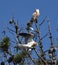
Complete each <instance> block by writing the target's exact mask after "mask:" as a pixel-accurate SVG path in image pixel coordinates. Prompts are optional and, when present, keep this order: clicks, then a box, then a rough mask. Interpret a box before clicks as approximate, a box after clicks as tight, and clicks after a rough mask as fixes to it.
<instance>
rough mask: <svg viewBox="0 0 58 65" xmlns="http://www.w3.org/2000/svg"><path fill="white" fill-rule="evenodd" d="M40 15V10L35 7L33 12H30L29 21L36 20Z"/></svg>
mask: <svg viewBox="0 0 58 65" xmlns="http://www.w3.org/2000/svg"><path fill="white" fill-rule="evenodd" d="M39 16H40V10H39V9H36V10H35V12H34V13H33V14H32V19H31V22H33V21H35V22H37V19H38V17H39Z"/></svg>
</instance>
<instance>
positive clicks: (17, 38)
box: [0, 9, 57, 65]
mask: <svg viewBox="0 0 58 65" xmlns="http://www.w3.org/2000/svg"><path fill="white" fill-rule="evenodd" d="M39 15H40V11H39V9H36V11H35V12H34V13H33V15H32V18H31V20H30V21H29V22H27V26H26V28H21V27H19V25H18V22H16V21H15V20H14V18H12V19H11V20H10V21H9V25H10V26H13V27H7V28H6V30H8V31H9V34H12V37H14V39H13V38H11V37H10V36H9V35H7V36H6V35H5V33H6V34H7V32H5V31H3V33H4V35H5V36H4V37H3V39H2V40H1V41H0V50H1V52H2V53H3V55H2V57H3V58H4V60H1V62H0V63H1V65H5V64H6V63H7V64H9V65H17V64H19V65H31V64H32V65H56V64H57V59H56V55H55V54H56V48H57V46H55V45H54V43H53V36H52V32H51V28H50V21H49V20H46V18H47V17H45V18H44V19H43V21H42V22H41V23H40V24H39V22H38V17H39ZM45 20H46V22H47V23H48V24H47V26H48V28H47V29H48V33H46V34H45V35H44V36H42V37H41V31H40V27H41V26H42V25H43V23H44V22H45ZM11 28H12V29H11ZM23 29H24V30H23ZM47 36H49V39H50V42H51V47H50V48H49V49H48V50H44V49H43V42H42V40H43V39H44V38H45V37H47ZM35 41H36V42H35ZM47 52H48V53H47ZM34 54H35V56H34ZM47 54H48V57H49V59H47V56H46V55H47Z"/></svg>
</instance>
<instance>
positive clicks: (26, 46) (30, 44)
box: [15, 33, 37, 51]
mask: <svg viewBox="0 0 58 65" xmlns="http://www.w3.org/2000/svg"><path fill="white" fill-rule="evenodd" d="M19 35H20V36H23V37H24V38H25V42H26V44H18V45H17V46H15V47H16V48H20V49H28V50H30V51H31V49H32V48H34V47H35V46H36V45H37V42H35V41H34V40H33V37H34V34H33V33H19Z"/></svg>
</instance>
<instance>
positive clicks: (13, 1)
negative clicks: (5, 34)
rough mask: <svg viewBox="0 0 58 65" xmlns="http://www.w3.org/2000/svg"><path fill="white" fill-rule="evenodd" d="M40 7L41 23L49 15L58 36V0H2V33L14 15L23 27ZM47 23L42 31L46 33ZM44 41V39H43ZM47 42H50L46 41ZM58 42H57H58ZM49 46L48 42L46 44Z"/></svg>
mask: <svg viewBox="0 0 58 65" xmlns="http://www.w3.org/2000/svg"><path fill="white" fill-rule="evenodd" d="M37 8H38V9H40V17H39V23H40V22H41V21H42V20H43V19H44V18H45V16H48V17H49V20H50V22H51V29H52V33H53V36H54V37H55V38H57V37H58V33H57V32H56V28H57V27H58V0H0V34H1V31H2V30H3V29H4V27H5V26H8V25H9V24H8V22H9V20H10V19H11V18H12V16H14V17H15V20H18V21H19V24H20V25H22V26H23V27H24V26H26V23H27V22H28V21H29V20H30V18H31V16H32V13H33V12H34V11H35V9H37ZM45 29H46V23H45V25H43V26H42V32H44V33H46V32H47V31H46V30H45ZM43 41H44V40H43ZM45 43H48V41H46V42H45ZM56 44H57V42H56ZM48 45H49V44H48ZM46 46H47V44H46Z"/></svg>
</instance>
